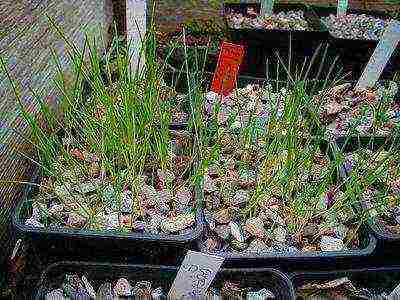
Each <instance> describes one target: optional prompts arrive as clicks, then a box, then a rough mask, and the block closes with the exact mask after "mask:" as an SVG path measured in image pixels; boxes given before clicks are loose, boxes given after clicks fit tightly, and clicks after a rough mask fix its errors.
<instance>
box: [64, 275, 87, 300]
mask: <svg viewBox="0 0 400 300" xmlns="http://www.w3.org/2000/svg"><path fill="white" fill-rule="evenodd" d="M62 288H63V290H64V293H65V294H66V295H67V296H69V297H71V298H73V297H75V296H78V295H79V296H81V297H82V299H90V297H89V295H88V294H87V291H86V289H85V285H84V283H83V282H82V280H81V278H80V277H79V276H78V275H76V274H66V275H65V278H64V282H63V284H62ZM85 295H86V297H85Z"/></svg>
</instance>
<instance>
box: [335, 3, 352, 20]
mask: <svg viewBox="0 0 400 300" xmlns="http://www.w3.org/2000/svg"><path fill="white" fill-rule="evenodd" d="M348 6H349V0H338V2H337V16H338V17H340V16H343V15H345V14H346V13H347V7H348Z"/></svg>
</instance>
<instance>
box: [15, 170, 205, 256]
mask: <svg viewBox="0 0 400 300" xmlns="http://www.w3.org/2000/svg"><path fill="white" fill-rule="evenodd" d="M32 182H38V175H37V173H36V176H35V177H33V181H32ZM35 192H36V191H35V190H34V189H32V188H31V186H29V187H28V188H27V189H26V191H25V193H24V198H23V199H22V200H21V201H20V202H19V203H18V204H17V205H16V207H15V210H14V211H13V215H12V226H13V229H14V230H15V232H16V234H17V235H19V236H20V237H22V238H24V239H25V240H26V241H28V242H29V243H30V244H31V245H32V246H33V247H34V248H35V251H36V252H37V253H38V254H39V255H42V256H44V257H50V256H54V257H60V258H64V259H65V258H66V257H69V258H73V259H86V260H88V259H90V258H92V257H93V253H96V257H97V259H98V260H99V261H102V260H105V261H110V260H111V259H113V258H118V259H119V261H132V260H136V259H137V260H139V261H141V262H145V263H146V262H148V261H152V262H154V263H159V261H163V262H165V263H168V264H174V263H177V261H179V260H180V259H182V255H183V254H184V253H186V251H187V249H189V248H190V247H191V246H192V244H193V243H194V241H195V240H196V239H197V238H198V237H199V236H200V235H201V233H202V231H203V213H202V210H201V209H200V205H201V204H200V203H201V201H202V192H201V190H200V188H196V189H195V197H196V201H197V208H196V209H197V210H196V225H195V227H194V229H193V230H192V231H191V232H189V233H186V234H180V235H156V234H149V233H135V232H131V233H119V232H118V233H117V232H98V231H93V230H80V229H70V228H64V227H62V228H34V227H30V226H26V225H25V220H26V218H27V217H28V216H29V215H30V214H31V209H32V208H31V201H30V200H29V199H31V197H32V196H33V195H35Z"/></svg>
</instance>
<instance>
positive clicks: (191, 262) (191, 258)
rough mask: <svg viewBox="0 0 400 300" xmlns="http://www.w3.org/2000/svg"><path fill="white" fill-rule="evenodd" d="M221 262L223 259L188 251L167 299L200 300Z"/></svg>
mask: <svg viewBox="0 0 400 300" xmlns="http://www.w3.org/2000/svg"><path fill="white" fill-rule="evenodd" d="M223 262H224V258H223V257H219V256H215V255H208V254H204V253H200V252H195V251H188V253H187V254H186V257H185V259H184V261H183V263H182V265H181V267H180V268H179V270H178V274H177V275H176V278H175V280H174V283H173V284H172V287H171V289H170V291H169V293H168V296H169V299H201V296H202V295H204V294H205V293H206V292H207V289H208V288H209V287H210V284H211V283H212V281H213V280H214V277H215V275H216V274H217V273H218V271H219V269H220V268H221V265H222V263H223Z"/></svg>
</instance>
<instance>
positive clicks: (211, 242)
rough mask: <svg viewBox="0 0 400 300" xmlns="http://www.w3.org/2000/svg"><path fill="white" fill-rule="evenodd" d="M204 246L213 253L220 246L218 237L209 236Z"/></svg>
mask: <svg viewBox="0 0 400 300" xmlns="http://www.w3.org/2000/svg"><path fill="white" fill-rule="evenodd" d="M204 246H205V248H206V251H207V252H208V253H213V252H216V251H217V250H218V249H219V248H220V243H219V241H218V240H217V239H216V238H212V237H209V238H207V239H206V240H205V241H204Z"/></svg>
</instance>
